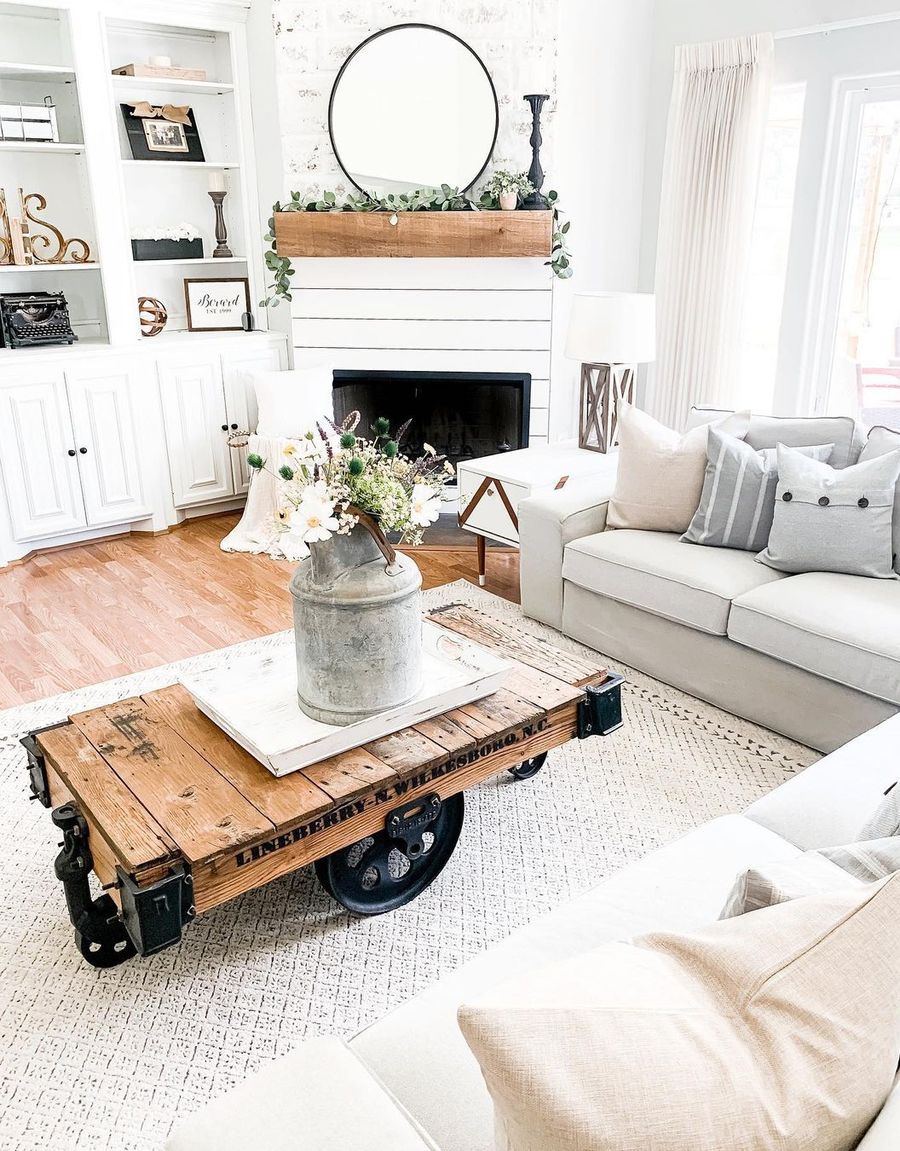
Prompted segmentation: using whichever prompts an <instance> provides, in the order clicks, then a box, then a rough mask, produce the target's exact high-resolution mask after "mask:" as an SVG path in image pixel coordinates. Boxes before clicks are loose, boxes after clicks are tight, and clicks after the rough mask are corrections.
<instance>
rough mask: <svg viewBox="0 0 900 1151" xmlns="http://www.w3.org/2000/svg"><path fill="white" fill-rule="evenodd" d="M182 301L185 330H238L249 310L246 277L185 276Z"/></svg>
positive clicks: (248, 286) (248, 292)
mask: <svg viewBox="0 0 900 1151" xmlns="http://www.w3.org/2000/svg"><path fill="white" fill-rule="evenodd" d="M184 302H185V306H186V308H187V325H188V331H189V332H240V331H243V327H244V325H243V323H242V322H241V321H242V319H243V316H244V313H245V312H249V311H250V281H249V280H248V279H247V277H246V276H224V277H222V278H220V279H213V280H185V281H184Z"/></svg>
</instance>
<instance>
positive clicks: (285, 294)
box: [260, 184, 573, 308]
mask: <svg viewBox="0 0 900 1151" xmlns="http://www.w3.org/2000/svg"><path fill="white" fill-rule="evenodd" d="M546 199H547V207H548V208H549V209H550V211H552V213H553V242H552V246H551V252H550V259H549V260H547V261H546V263H547V265H548V267H550V268H552V269H553V274H554V275H555V276H558V277H559V278H560V279H561V280H568V279H569V277H570V276H571V275H572V271H573V269H572V256H571V253H570V251H569V246H568V234H569V229H570V227H571V221H569V220H567V221H566V222H565V223H563V222H562V220H561V218H560V217H561V209H560V207H559V194H558V193H557V192H553V191H550V192H548V193H547V196H546ZM499 207H500V201H499V197H497V196H495V195H492V194H491V192H489V191H487V190H485V191H483V192H482V193H481V196H480V197H479V199H478V200H477V201H476V200H473V199H471V198H470V197H469V196H466V195H465V194H464V193H462V192H460V190H459V189H458V188H451V187H450V185H449V184H441V186H440V188H418V189H416V190H415V191H413V192H403V193H401V194H400V195H394V194H393V193H391V195H389V196H385V197H384V199H380V200H379V199H377V198H376V197H374V196H370V195H368V194H367V193H365V192H359V193H357V192H348V193H347V194H346V195H345V196H344V198H343V200H340V201H339V200H338V198H337V195H336V193H334V192H332V191H326V192H323V193H322V194H321V196H310V197H307V198H306V199H304V198H303V196H301V194H300V193H299V192H291V198H290V200H288V201H287V202H286V203H284V204H282V203H280V202H277V203H275V204H273V206H272V216H271V217H270V219H269V230H268V232H267V233H266V235H265V237H264V239H265V242H266V243H267V244H268V245H269V246H268V247H267V248H266V251H265V262H266V267H267V268H268V270H269V272H270V273H271V275H272V282H271V283H270V284H269V285H268V292H269V294H268V296H267V297H266V299H264V300H261V301H260V307H263V308H268V307H273V308H274V307H277V306H278V304H279V303H280V302H281V301H282V300H290V299H291V276H293V274H294V268H293V267H292V265H291V259H290V256H280V255H279V254H278V251H277V249H276V246H275V215H276V213H278V212H391V213H395V212H481V211H497V210H498V209H499Z"/></svg>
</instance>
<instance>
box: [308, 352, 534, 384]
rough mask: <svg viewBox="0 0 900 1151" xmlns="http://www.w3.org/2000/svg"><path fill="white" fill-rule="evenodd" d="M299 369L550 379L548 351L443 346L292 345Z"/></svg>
mask: <svg viewBox="0 0 900 1151" xmlns="http://www.w3.org/2000/svg"><path fill="white" fill-rule="evenodd" d="M294 361H295V363H296V365H297V367H298V368H302V367H305V366H314V365H321V364H323V363H324V364H325V365H327V366H328V367H329V368H363V369H365V368H371V369H372V370H373V371H382V372H384V371H390V370H391V369H394V368H395V369H396V370H397V371H400V372H417V371H423V372H530V373H531V376H532V378H533V379H535V378H536V379H542V380H547V379H549V378H550V351H549V349H548V350H547V351H546V352H533V351H492V350H491V349H457V350H447V349H444V348H437V349H434V348H432V349H427V348H426V349H421V348H371V349H369V348H295V351H294Z"/></svg>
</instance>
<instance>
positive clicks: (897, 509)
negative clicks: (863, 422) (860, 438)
mask: <svg viewBox="0 0 900 1151" xmlns="http://www.w3.org/2000/svg"><path fill="white" fill-rule="evenodd" d="M898 450H900V431H898V430H897V429H895V428H880V427H879V428H872V430H871V431H870V432H869V438H868V440H866V446H865V447H864V448H863V450H862V453H861V454H860V457H859V462H860V463H863V462H864V461H866V460H874V459H877V458H878V457H879V456H885V455H888V454H889V453H890V452H896V451H898ZM894 571H895V572H898V573H900V480H898V481H897V488H896V490H895V492H894Z"/></svg>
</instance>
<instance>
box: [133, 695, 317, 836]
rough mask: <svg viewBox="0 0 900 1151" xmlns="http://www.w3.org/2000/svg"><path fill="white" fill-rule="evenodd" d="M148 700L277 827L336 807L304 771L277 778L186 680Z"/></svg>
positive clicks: (155, 713) (162, 716)
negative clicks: (207, 710)
mask: <svg viewBox="0 0 900 1151" xmlns="http://www.w3.org/2000/svg"><path fill="white" fill-rule="evenodd" d="M143 699H144V702H145V703H146V704H147V706H148V707H149V709H150V712H151V714H154V715H157V716H158V717H159V718H160V719H161V720H163V721H164V722H165V723H167V724H168V725H169V727H171V728H172V730H173V731H176V732H177V733H178V734H179V735H180V736H181V738H182V739H183V740H185V741H186V742H187V743H189V744H190V745H191V747H192V748H193V749H194V750H195V751H196V752H197V753H198V754H199V755H202V756H203V758H204V759H205V760H206V761H207V763H209V764H211V765H212V766H213V767H214V768H215V769H216V770H217V771H218V772H219V773H220V774H221V775H224V777H225V778H226V779H227V780H228V782H229V783H231V784H232V785H233V786H234V787H236V788H237V790H238V791H239V792H240V793H241V795H243V797H244V798H245V799H246V800H248V801H249V802H250V803H252V804H253V806H254V807H255V808H256V810H257V811H259V812H260V813H261V814H262V815H264V816H265V817H266V819H268V820H270V821H271V822H272V823H273V824H274V826H275V827H276V828H278V827H281V826H282V824H286V823H290V822H291V821H294V820H297V819H302V818H306V819H312V818H313V817H314V816H316V815H321V814H322V812H323V811H327V810H328V809H329V808H330V807H332V806H333V802H334V798H335V797H334V796H332V795H330V794H328V793H327V792H325V791H323V790H322V788H321V787H317V786H316V784H315V783H313V782H312V780H310V779H308V778H307V777H306V776H305V775H303V774H302V772H296V771H295V772H293V773H292V774H291V775H286V776H284V777H283V778H281V779H276V778H275V776H273V775H272V773H271V772H270V771H268V770H267V769H266V768H265V767H263V765H262V764H261V763H259V762H258V761H257V760H255V759H254V758H253V756H252V755H250V754H249V753H248V752H246V751H244V749H243V748H242V747H240V746H239V745H238V744H237V743H235V742H234V740H233V739H232V738H231V737H230V736H228V735H226V734H225V732H224V731H223V730H222V729H221V728H220V727H217V726H216V724H214V723H213V722H212V720H210V719H208V718H207V716H205V715H204V714H203V712H202V711H200V710H199V709H198V708H197V706H196V704H195V703H194V701H193V700H192V699H191V697H190V695H189V694H188V692H187V690H186V689H185V688H184V687H182V686H181V684H177V685H175V686H174V687H166V688H163V689H162V690H161V691H153V692H149V693H147V694H146V695H144V696H143Z"/></svg>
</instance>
